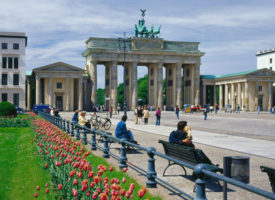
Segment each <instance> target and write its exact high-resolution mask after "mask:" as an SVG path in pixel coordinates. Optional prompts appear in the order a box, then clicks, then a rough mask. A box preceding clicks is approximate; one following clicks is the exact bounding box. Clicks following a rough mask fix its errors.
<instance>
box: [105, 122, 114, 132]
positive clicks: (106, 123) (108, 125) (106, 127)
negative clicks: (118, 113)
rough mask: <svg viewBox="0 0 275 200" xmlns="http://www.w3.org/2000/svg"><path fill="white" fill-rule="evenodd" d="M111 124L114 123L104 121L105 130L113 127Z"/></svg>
mask: <svg viewBox="0 0 275 200" xmlns="http://www.w3.org/2000/svg"><path fill="white" fill-rule="evenodd" d="M111 125H112V123H111V122H110V121H106V122H105V123H104V129H105V130H109V129H110V128H111Z"/></svg>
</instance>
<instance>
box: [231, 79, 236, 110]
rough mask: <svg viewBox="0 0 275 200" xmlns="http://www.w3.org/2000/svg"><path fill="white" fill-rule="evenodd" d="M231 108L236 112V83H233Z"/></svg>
mask: <svg viewBox="0 0 275 200" xmlns="http://www.w3.org/2000/svg"><path fill="white" fill-rule="evenodd" d="M230 100H231V106H232V110H235V85H234V83H231V98H230Z"/></svg>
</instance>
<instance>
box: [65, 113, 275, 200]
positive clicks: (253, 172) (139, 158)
mask: <svg viewBox="0 0 275 200" xmlns="http://www.w3.org/2000/svg"><path fill="white" fill-rule="evenodd" d="M101 115H102V114H101ZM104 115H105V114H104ZM61 116H63V117H65V118H66V119H70V118H71V116H72V113H61ZM128 116H129V120H133V119H134V116H133V115H131V113H129V114H128ZM113 117H114V118H117V119H119V118H120V117H121V113H120V115H114V116H113ZM154 118H155V117H154V113H151V119H150V120H149V122H150V123H152V124H153V123H154V121H155V119H154ZM180 120H187V121H188V123H189V124H190V125H191V126H192V128H193V129H198V130H207V131H212V130H214V131H215V133H223V134H232V135H239V136H246V137H254V138H255V137H258V138H261V139H266V140H268V139H274V137H275V135H274V134H275V132H274V130H275V121H274V120H275V115H274V116H273V115H270V114H268V113H264V114H260V116H258V115H257V114H255V113H241V114H240V115H237V114H223V113H220V114H218V115H215V114H209V119H208V120H206V121H204V120H203V116H202V114H181V115H180ZM176 123H177V120H176V116H175V114H174V113H172V112H163V115H162V121H161V125H166V126H175V124H176ZM141 126H144V128H146V126H145V125H141ZM114 128H115V127H114V126H113V127H112V128H111V129H110V132H111V133H113V134H114ZM246 129H247V131H245V130H246ZM133 132H134V135H135V138H136V140H137V141H139V143H140V145H142V146H144V147H150V146H154V147H155V148H156V150H157V151H159V152H162V153H163V148H162V146H161V145H160V144H159V143H158V140H160V139H161V140H168V137H167V136H161V135H155V134H150V133H148V132H144V131H138V130H133ZM89 139H90V137H89ZM195 145H196V147H197V148H200V149H202V150H203V151H204V152H205V153H206V155H207V156H208V157H209V158H210V159H211V160H212V162H213V163H214V164H219V165H220V167H221V168H222V167H223V166H222V164H223V157H224V156H236V155H238V156H249V157H250V184H251V185H253V186H256V187H259V188H262V189H264V190H267V191H270V192H271V187H270V184H269V180H268V176H267V175H266V173H262V172H261V171H260V165H267V166H275V160H273V159H267V158H264V157H259V156H254V155H247V154H244V153H240V152H235V151H230V150H225V149H223V148H217V147H212V146H209V145H202V144H198V143H195ZM119 147H120V146H119V145H118V144H112V145H111V149H110V150H111V152H112V153H114V154H116V155H119ZM94 153H95V154H97V155H99V156H101V155H102V153H101V152H100V151H99V150H97V151H95V152H94ZM127 157H128V161H129V162H131V163H132V164H133V165H137V166H139V167H141V168H143V169H147V159H148V156H147V154H146V152H142V151H138V152H132V153H129V154H127ZM109 162H110V163H112V164H113V165H114V166H118V161H116V160H114V159H112V158H110V159H109ZM166 166H167V161H166V160H164V159H162V158H159V157H156V171H157V174H158V177H161V178H163V179H164V180H165V181H167V182H169V183H170V184H172V185H174V186H176V187H178V188H180V189H181V190H183V191H184V192H186V193H188V194H189V195H191V196H194V195H195V193H193V187H194V181H193V180H192V179H191V175H192V171H191V170H188V169H187V174H188V175H187V176H183V174H184V172H183V170H182V169H181V168H180V167H179V166H173V167H171V168H169V170H168V171H167V174H170V175H179V176H168V177H162V173H163V170H164V168H165V167H166ZM129 173H130V175H131V176H132V177H134V178H136V179H137V180H138V181H139V182H140V183H141V184H143V185H145V182H146V177H144V176H142V175H141V174H140V173H137V172H136V171H134V170H132V169H130V170H129ZM229 188H230V190H229V192H228V199H232V200H233V199H234V200H235V199H244V200H245V199H264V198H263V197H260V196H257V195H255V194H252V193H249V192H246V191H244V190H241V189H238V188H236V187H234V186H231V185H230V186H229ZM150 192H151V193H153V194H156V195H158V194H159V195H161V196H162V197H163V199H184V197H182V196H180V195H178V194H176V193H175V192H171V191H169V190H168V189H166V188H164V187H162V186H160V185H158V188H156V189H150ZM206 195H207V198H208V199H222V192H221V191H220V189H219V187H218V185H217V184H216V183H215V182H212V183H211V184H208V185H207V194H206Z"/></svg>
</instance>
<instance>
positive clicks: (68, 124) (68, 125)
mask: <svg viewBox="0 0 275 200" xmlns="http://www.w3.org/2000/svg"><path fill="white" fill-rule="evenodd" d="M67 134H68V135H69V134H70V121H69V120H67Z"/></svg>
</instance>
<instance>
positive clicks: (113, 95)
mask: <svg viewBox="0 0 275 200" xmlns="http://www.w3.org/2000/svg"><path fill="white" fill-rule="evenodd" d="M111 106H112V107H113V111H116V110H117V63H116V62H112V63H111Z"/></svg>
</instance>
